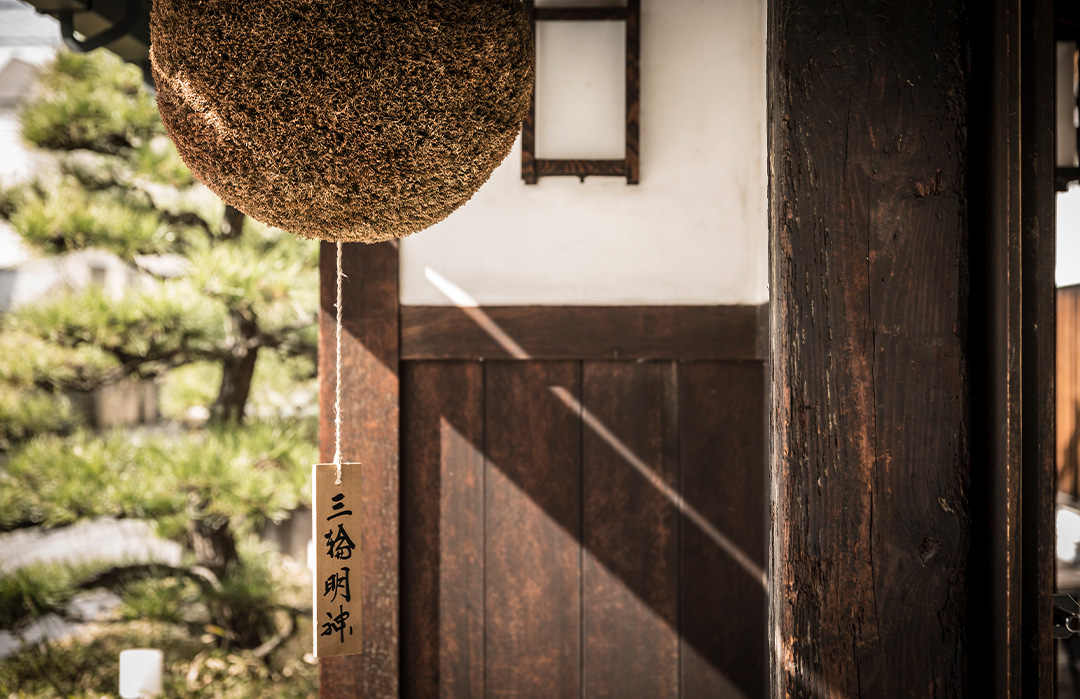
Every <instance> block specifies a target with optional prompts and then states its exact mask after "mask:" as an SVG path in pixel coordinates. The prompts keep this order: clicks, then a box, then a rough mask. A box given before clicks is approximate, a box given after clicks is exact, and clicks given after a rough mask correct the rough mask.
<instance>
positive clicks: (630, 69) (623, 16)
mask: <svg viewBox="0 0 1080 699" xmlns="http://www.w3.org/2000/svg"><path fill="white" fill-rule="evenodd" d="M525 9H526V10H527V11H528V13H529V22H530V23H531V25H532V33H533V38H534V40H535V37H536V23H537V22H555V21H575V22H583V21H623V22H626V153H625V155H624V157H623V159H622V160H598V159H591V160H590V159H566V160H556V159H549V158H537V157H536V88H535V86H534V87H533V92H532V100H531V102H530V104H529V114H528V116H526V117H525V122H524V123H523V124H522V127H521V179H523V180H525V184H536V183H537V182H539V180H540V178H541V177H551V176H566V175H572V176H575V177H580V178H581V181H582V182H584V181H585V178H586V177H589V176H594V177H626V183H627V184H637V183H638V171H639V157H638V112H639V102H640V100H639V96H640V95H639V93H640V84H641V81H640V70H639V66H640V52H641V0H627V4H626V6H625V7H536V6H535V3H534V2H533V0H525ZM533 67H534V69H535V67H536V58H535V55H534V57H533Z"/></svg>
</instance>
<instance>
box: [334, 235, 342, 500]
mask: <svg viewBox="0 0 1080 699" xmlns="http://www.w3.org/2000/svg"><path fill="white" fill-rule="evenodd" d="M344 276H345V275H344V274H342V273H341V242H340V241H339V242H338V244H337V279H336V281H337V299H336V301H335V303H334V315H335V319H334V321H335V322H334V465H335V466H337V479H336V480H335V481H334V484H335V485H341V279H342V277H344Z"/></svg>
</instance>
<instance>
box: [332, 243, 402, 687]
mask: <svg viewBox="0 0 1080 699" xmlns="http://www.w3.org/2000/svg"><path fill="white" fill-rule="evenodd" d="M342 268H343V271H344V273H345V276H346V280H345V283H344V286H343V288H342V293H343V299H342V306H343V312H342V321H343V332H342V334H341V349H342V382H341V387H342V397H341V411H342V416H343V427H342V434H341V437H342V439H341V455H342V459H344V460H345V461H359V462H361V463H362V464H363V469H364V470H363V496H364V499H363V511H362V513H361V523H362V526H363V532H362V534H361V541H360V547H361V556H362V557H361V565H362V567H363V568H362V571H361V579H362V585H361V590H362V595H363V602H362V604H363V608H362V612H363V621H362V624H363V634H364V652H363V654H362V655H347V656H341V657H330V658H322V659H320V660H319V696H320V697H322V699H355V698H356V697H380V698H382V697H396V696H397V695H398V686H399V681H400V678H399V676H398V657H399V653H398V647H399V632H398V596H399V574H398V511H399V505H398V453H399V449H398V432H399V424H398V422H399V421H398V346H399V345H398V250H397V243H379V244H378V245H363V244H361V243H349V244H346V245H345V246H344V248H343V254H342ZM319 278H320V288H321V294H320V308H319V417H320V422H319V447H320V452H321V459H322V460H323V461H324V462H329V461H332V460H333V457H334V375H335V374H334V296H335V285H334V281H335V250H334V245H333V244H330V243H323V245H322V248H321V250H320V255H319ZM316 543H317V542H316Z"/></svg>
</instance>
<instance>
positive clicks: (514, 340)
mask: <svg viewBox="0 0 1080 699" xmlns="http://www.w3.org/2000/svg"><path fill="white" fill-rule="evenodd" d="M763 330H764V326H763V324H762V308H761V307H759V306H489V307H480V308H461V307H458V306H402V307H401V357H402V359H406V360H414V359H510V358H515V355H516V354H520V355H521V356H516V358H518V359H525V358H528V359H684V360H689V359H762V358H763V357H764V338H763V336H762V335H763Z"/></svg>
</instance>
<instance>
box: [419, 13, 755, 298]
mask: <svg viewBox="0 0 1080 699" xmlns="http://www.w3.org/2000/svg"><path fill="white" fill-rule="evenodd" d="M537 4H538V5H545V4H546V5H555V6H567V5H575V4H577V5H581V4H597V3H595V1H592V2H585V1H583V0H569V1H568V0H549V1H548V2H538V3H537ZM604 4H618V3H611V2H605V3H604ZM620 26H621V24H620ZM585 31H587V30H585ZM541 42H542V43H541V45H540V47H539V48H540V51H541V52H544V51H546V50H551V49H555V50H561V51H565V52H566V53H567V54H569V55H574V54H578V55H581V56H583V57H584V56H587V55H588V54H595V53H596V52H597V51H598V46H597V45H596V42H607V43H609V44H611V45H610V46H608V47H607V48H608V49H610V50H611V51H612V52H614V53H618V52H620V51H622V45H623V44H622V39H621V36H619V33H618V32H614V33H613V32H611V31H606V32H605V31H602V30H601V31H598V32H597V31H594V32H593V34H592V35H591V37H590V36H585V35H583V34H582V33H581V32H574V31H570V32H566V31H563V32H559V31H556V32H554V33H552V32H548V33H547V34H546V36H542V37H541ZM582 60H584V58H583V59H582ZM577 63H580V61H578V62H577ZM575 65H576V63H575V61H574V60H556V61H545V59H544V58H543V57H541V59H540V66H539V70H541V71H543V70H545V68H546V69H547V70H548V71H549V75H547V76H546V77H545V76H541V77H540V80H541V81H543V82H542V84H543V85H547V86H552V85H553V86H554V87H553V88H552V89H559V86H560V85H566V86H567V87H566V94H567V99H569V100H577V101H578V102H580V103H581V104H589V103H590V101H591V103H592V104H593V106H592V107H589V110H590V113H595V116H596V118H595V119H593V122H595V124H596V125H594V126H588V125H586V126H584V127H580V126H579V128H587V129H588V128H597V129H599V128H605V126H604V124H605V123H606V121H610V119H609V118H606V117H604V114H605V113H606V114H610V112H611V107H610V105H611V100H613V99H614V100H621V99H622V94H623V93H622V89H621V86H616V87H617V88H618V89H610V88H604V87H602V86H600V87H597V84H596V81H597V80H600V79H601V78H602V76H603V74H604V71H605V68H604V67H603V66H599V67H598V68H596V69H595V70H593V71H592V72H589V71H580V70H575ZM608 65H609V66H610V63H609V64H608ZM552 70H556V71H566V74H565V75H557V76H552V75H551V74H550V71H552ZM606 70H608V71H609V72H610V67H609V68H607V69H606ZM553 77H554V78H555V79H552V78H553ZM621 79H622V75H621V72H620V73H619V75H618V76H617V78H616V81H617V80H621ZM641 88H642V95H641V145H640V152H641V183H640V184H639V185H637V186H628V185H627V184H626V183H625V180H624V179H621V178H589V179H587V180H586V181H585V183H584V184H582V183H580V181H579V180H578V179H577V178H562V177H559V178H541V180H540V183H539V184H538V185H535V186H526V185H525V184H524V183H523V182H522V181H521V175H520V173H521V152H520V144H519V145H518V146H515V148H514V150H513V151H512V152H511V154H510V156H509V157H508V158H507V160H506V162H505V163H503V164H502V166H500V167H499V168H498V169H497V170H496V171H495V173H494V174H493V175H492V178H491V180H490V181H489V182H488V183H487V184H486V185H485V186H484V187H483V188H481V190H480V191H479V192H478V193H477V194H476V196H475V197H474V198H473V199H472V201H470V202H469V203H468V204H467V205H465V206H464V207H462V208H461V209H460V210H459V211H457V212H455V213H454V214H453V215H451V216H450V217H449V218H448V219H446V220H445V221H443V222H442V223H440V224H438V225H436V226H433V227H432V228H431V229H429V230H427V231H424V232H421V233H418V234H416V235H414V236H411V237H410V238H407V239H405V240H404V241H402V244H401V248H400V250H401V301H402V303H404V304H409V305H450V304H454V303H459V304H461V303H470V302H475V303H478V304H481V305H517V304H542V305H563V304H592V305H637V304H756V303H764V302H765V301H766V300H767V299H768V291H767V287H766V283H767V256H768V253H767V234H768V223H767V199H766V167H765V157H766V154H765V148H766V143H765V118H766V115H765V7H764V0H642V47H641ZM575 95H576V96H575ZM605 101H606V102H605ZM605 104H606V105H608V106H604V105H605ZM551 113H552V114H553V115H555V116H553V117H552V118H556V119H557V118H560V117H559V116H558V114H559V112H558V110H553V111H552V112H551ZM573 113H574V105H569V109H568V110H567V111H565V112H561V114H562V117H561V118H564V119H566V118H571V117H572V115H573ZM538 116H542V115H538ZM588 121H589V120H588V119H586V120H585V122H588ZM547 124H548V122H546V121H541V122H540V123H538V127H537V140H538V150H540V151H541V155H547V156H548V157H569V153H567V152H566V150H565V148H566V147H567V146H566V143H565V139H564V140H563V141H562V142H560V141H559V134H555V133H549V140H548V141H547V143H546V144H545V143H544V129H545V128H547ZM572 137H576V138H578V139H581V140H584V141H585V142H586V143H588V142H591V141H595V142H596V144H597V145H598V147H599V148H606V149H610V145H605V143H608V142H609V141H610V139H608V141H605V140H604V137H603V135H602V134H596V135H595V136H594V137H592V138H590V137H582V136H581V135H577V136H573V135H572ZM619 138H620V139H621V132H620V135H619ZM590 155H591V154H589V153H586V154H584V156H585V157H589V156H590ZM593 157H595V156H593Z"/></svg>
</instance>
